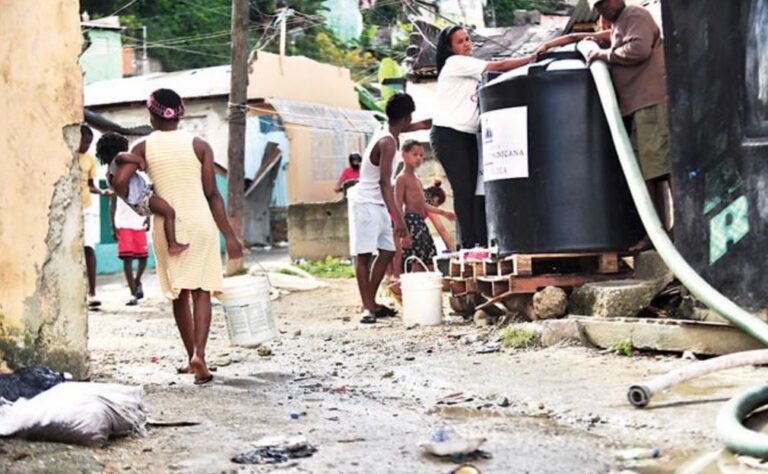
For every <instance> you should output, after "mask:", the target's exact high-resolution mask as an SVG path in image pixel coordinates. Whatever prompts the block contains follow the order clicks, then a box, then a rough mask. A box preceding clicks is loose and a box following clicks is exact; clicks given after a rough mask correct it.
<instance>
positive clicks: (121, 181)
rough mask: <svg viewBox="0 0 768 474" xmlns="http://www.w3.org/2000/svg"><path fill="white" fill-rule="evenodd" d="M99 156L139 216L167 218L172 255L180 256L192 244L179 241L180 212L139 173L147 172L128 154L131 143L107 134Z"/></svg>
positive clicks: (112, 181)
mask: <svg viewBox="0 0 768 474" xmlns="http://www.w3.org/2000/svg"><path fill="white" fill-rule="evenodd" d="M96 156H98V157H99V160H100V161H101V163H102V164H104V165H107V166H108V167H109V168H108V169H107V184H108V185H109V187H110V188H112V189H114V190H115V193H116V194H117V196H118V197H119V198H120V199H122V200H123V201H125V203H126V204H128V206H129V207H130V208H131V209H133V210H134V212H136V214H138V215H140V216H143V217H146V216H149V215H151V214H156V215H158V216H160V217H162V218H163V222H164V230H165V238H166V239H167V240H168V254H170V255H173V256H175V255H179V254H180V253H182V252H183V251H185V250H187V248H188V247H189V244H180V243H179V242H177V241H176V213H175V211H174V210H173V208H172V207H171V206H170V204H168V202H166V201H165V200H164V199H163V198H161V197H160V196H157V195H155V193H154V191H153V190H152V185H151V184H149V183H148V182H147V181H146V180H145V179H144V178H142V177H141V175H139V174H138V173H136V171H138V170H142V171H143V170H144V169H146V163H145V162H144V160H143V159H142V158H141V157H139V156H137V155H134V154H131V153H128V140H127V139H126V138H125V137H124V136H122V135H120V134H119V133H115V132H109V133H106V134H104V136H102V137H101V138H100V139H99V141H98V142H97V143H96Z"/></svg>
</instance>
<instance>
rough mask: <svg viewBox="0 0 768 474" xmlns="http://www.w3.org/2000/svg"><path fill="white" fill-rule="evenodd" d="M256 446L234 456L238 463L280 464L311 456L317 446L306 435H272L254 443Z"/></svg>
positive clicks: (234, 460)
mask: <svg viewBox="0 0 768 474" xmlns="http://www.w3.org/2000/svg"><path fill="white" fill-rule="evenodd" d="M254 446H255V448H254V449H252V450H249V451H246V452H244V453H240V454H238V455H236V456H234V457H233V458H232V462H234V463H237V464H280V463H284V462H286V461H289V460H291V459H301V458H308V457H311V456H312V455H313V454H315V453H316V452H317V448H315V447H314V446H312V445H310V444H309V442H308V441H307V439H306V438H305V437H304V436H294V437H291V438H287V437H284V436H271V437H268V438H263V439H261V440H259V441H257V442H256V443H254Z"/></svg>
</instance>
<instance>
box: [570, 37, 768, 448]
mask: <svg viewBox="0 0 768 474" xmlns="http://www.w3.org/2000/svg"><path fill="white" fill-rule="evenodd" d="M577 48H578V50H579V51H580V52H581V54H582V55H584V57H585V58H587V57H588V56H589V53H590V52H593V51H597V50H599V47H598V46H597V44H596V43H595V42H593V41H582V42H580V43H579V44H578V45H577ZM589 69H590V71H591V73H592V76H593V78H594V80H595V85H596V86H597V92H598V95H599V96H600V101H601V103H602V106H603V111H604V112H605V117H606V119H607V121H608V126H609V128H610V130H611V135H612V136H613V142H614V145H615V146H616V153H617V155H618V156H619V162H620V163H621V169H622V171H623V172H624V176H625V177H626V180H627V183H628V184H629V190H630V193H631V194H632V199H633V200H634V202H635V206H636V207H637V211H638V213H639V214H640V219H641V220H642V222H643V225H644V226H645V230H646V232H647V233H648V237H650V239H651V242H653V245H654V246H655V247H656V250H657V251H658V253H659V256H660V257H661V258H662V260H664V263H666V265H667V266H668V267H669V269H670V270H671V271H672V273H674V274H675V276H676V277H677V278H678V279H679V280H680V282H681V283H682V284H683V285H685V287H686V288H688V290H689V291H690V292H691V293H692V294H693V295H694V296H695V297H696V298H698V300H699V301H701V302H702V303H704V304H705V305H707V306H708V307H709V308H710V309H712V310H713V311H716V312H717V313H718V314H720V315H721V316H722V317H724V318H725V319H727V320H728V321H730V322H731V323H733V325H735V326H736V327H738V328H739V329H741V330H742V331H744V332H746V333H747V334H749V335H750V336H752V337H754V338H755V339H757V340H758V341H760V342H762V343H763V344H765V345H767V346H768V324H766V323H764V322H763V321H761V320H760V319H758V318H757V317H755V316H754V315H752V314H750V313H749V312H747V311H745V310H744V309H742V308H741V307H739V306H738V305H736V304H735V303H734V302H733V301H731V300H730V299H728V298H726V297H725V296H724V295H723V294H721V293H720V292H719V291H717V290H716V289H715V288H713V287H712V286H711V285H710V284H709V283H707V282H706V281H705V280H704V279H703V278H702V277H701V276H700V275H699V274H698V273H696V271H694V270H693V268H691V266H690V265H689V264H688V262H686V261H685V259H684V258H683V257H682V255H680V253H679V252H678V251H677V249H676V248H675V246H674V244H673V243H672V240H671V239H670V238H669V235H668V234H667V232H666V230H665V229H664V226H663V225H662V223H661V220H660V219H659V216H658V215H657V214H656V209H655V207H654V205H653V202H652V201H651V198H650V196H649V195H648V190H647V188H646V185H645V180H644V179H643V175H642V173H641V172H640V166H639V165H638V163H637V159H636V158H635V153H634V151H633V150H632V145H631V143H630V141H629V136H628V135H627V130H626V128H625V126H624V122H623V119H622V116H621V112H620V111H619V104H618V100H617V99H616V91H615V90H614V88H613V82H612V81H611V76H610V73H609V71H608V66H607V64H605V62H603V61H595V62H593V63H592V65H591V66H590V68H589ZM708 362H709V361H708ZM712 365H716V364H712ZM700 375H703V373H700ZM651 395H652V393H651ZM630 400H631V399H630ZM646 403H647V400H646ZM766 404H768V385H764V386H760V387H757V388H754V389H751V390H749V391H747V392H745V393H743V394H741V395H739V396H737V397H735V398H733V399H732V400H730V401H729V402H728V403H727V404H726V405H725V406H724V407H723V408H722V410H721V411H720V414H719V415H718V418H717V435H718V437H719V438H720V440H721V441H722V442H723V444H725V445H726V446H727V447H728V448H730V449H731V450H733V451H734V452H737V453H740V454H748V455H750V456H757V457H761V458H768V436H766V435H761V434H759V433H756V432H754V431H751V430H748V429H746V428H745V427H744V425H743V420H744V418H746V417H747V416H748V415H749V414H750V413H751V412H752V411H754V410H755V409H757V408H759V407H761V406H764V405H766Z"/></svg>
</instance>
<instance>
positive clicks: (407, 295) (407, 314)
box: [400, 257, 443, 326]
mask: <svg viewBox="0 0 768 474" xmlns="http://www.w3.org/2000/svg"><path fill="white" fill-rule="evenodd" d="M411 259H415V260H417V261H419V262H421V260H419V259H417V258H415V257H409V258H408V260H406V265H405V268H406V270H407V269H408V265H407V263H408V261H409V260H411ZM421 265H422V266H424V263H423V262H421ZM425 268H426V267H425ZM400 290H401V292H402V294H403V322H404V323H405V325H406V326H413V325H415V324H419V325H421V326H438V325H440V324H442V323H443V276H442V275H441V274H440V273H439V272H429V271H427V272H413V273H404V274H402V275H400Z"/></svg>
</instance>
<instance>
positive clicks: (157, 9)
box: [80, 0, 382, 78]
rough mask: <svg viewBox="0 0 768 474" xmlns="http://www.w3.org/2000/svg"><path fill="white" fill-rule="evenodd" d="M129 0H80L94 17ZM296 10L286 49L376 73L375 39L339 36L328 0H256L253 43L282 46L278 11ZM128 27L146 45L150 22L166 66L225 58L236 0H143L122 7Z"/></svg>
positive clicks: (128, 34) (154, 53)
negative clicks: (328, 16)
mask: <svg viewBox="0 0 768 474" xmlns="http://www.w3.org/2000/svg"><path fill="white" fill-rule="evenodd" d="M125 2H126V0H81V2H80V3H81V7H80V8H81V10H82V11H87V12H88V13H89V15H90V16H91V18H93V19H95V18H99V17H104V16H108V15H110V14H112V13H114V12H116V11H118V10H120V9H121V8H122V7H123V6H124V5H125ZM283 7H288V8H290V9H292V10H294V11H295V13H294V14H292V15H290V16H289V18H288V20H287V31H288V35H287V37H288V44H287V48H286V49H287V52H288V54H292V55H303V56H307V57H309V58H312V59H315V60H317V61H321V62H325V63H330V64H335V65H339V66H346V67H349V68H350V69H352V71H353V76H355V77H356V78H361V77H365V76H367V75H369V74H371V73H375V69H374V66H375V65H376V64H377V58H378V57H381V56H382V55H381V54H377V53H376V52H375V51H373V50H371V49H369V48H372V47H373V46H372V43H371V44H369V45H367V46H366V45H363V44H362V43H358V44H354V45H351V46H348V45H345V44H343V43H342V42H341V41H339V40H338V39H337V38H336V37H335V35H334V34H333V32H332V31H331V30H330V29H329V28H328V27H327V26H326V25H325V22H324V19H323V18H322V17H321V16H320V14H321V13H322V12H323V11H324V9H325V7H324V6H323V0H251V1H250V13H249V16H250V18H249V19H250V22H249V35H248V36H249V46H250V47H251V48H254V47H260V48H261V47H263V48H264V49H265V50H266V51H270V52H277V50H278V38H279V22H278V21H277V16H278V12H279V10H280V9H281V8H283ZM119 15H120V19H121V23H122V24H123V26H125V27H126V31H125V32H124V34H123V44H129V45H136V46H137V47H140V46H141V31H140V28H141V26H146V27H147V39H148V50H149V55H150V57H152V58H156V59H158V60H160V61H161V63H162V64H163V67H164V69H165V70H167V71H176V70H181V69H191V68H199V67H206V66H213V65H219V64H226V63H227V62H229V57H230V29H231V0H139V1H138V2H136V3H134V4H132V5H130V6H129V7H128V8H125V9H124V10H122V11H120V12H119Z"/></svg>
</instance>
